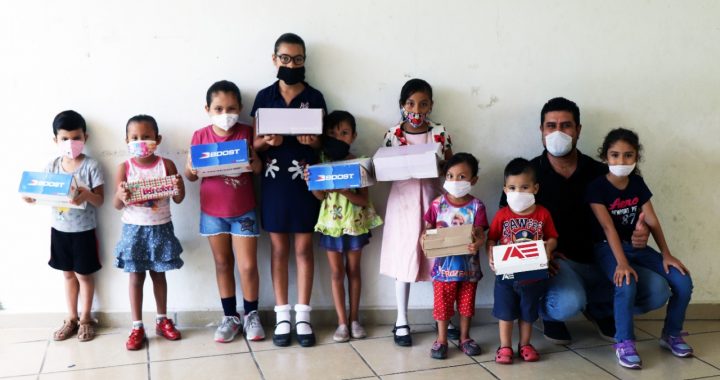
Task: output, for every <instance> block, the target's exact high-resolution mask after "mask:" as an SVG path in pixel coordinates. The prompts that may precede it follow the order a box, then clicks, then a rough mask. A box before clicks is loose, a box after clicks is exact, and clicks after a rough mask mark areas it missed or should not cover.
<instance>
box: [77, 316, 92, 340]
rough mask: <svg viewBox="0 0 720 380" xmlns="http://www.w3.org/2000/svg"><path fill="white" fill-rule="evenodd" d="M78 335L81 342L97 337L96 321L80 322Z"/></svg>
mask: <svg viewBox="0 0 720 380" xmlns="http://www.w3.org/2000/svg"><path fill="white" fill-rule="evenodd" d="M77 337H78V340H79V341H81V342H89V341H91V340H93V339H95V322H94V321H90V322H80V327H79V328H78V335H77Z"/></svg>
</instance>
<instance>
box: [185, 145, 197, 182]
mask: <svg viewBox="0 0 720 380" xmlns="http://www.w3.org/2000/svg"><path fill="white" fill-rule="evenodd" d="M183 174H185V178H187V179H188V181H190V182H195V181H197V180H198V175H197V170H195V169H193V167H192V158H191V156H190V152H188V155H187V159H186V160H185V170H184V172H183Z"/></svg>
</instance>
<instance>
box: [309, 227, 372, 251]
mask: <svg viewBox="0 0 720 380" xmlns="http://www.w3.org/2000/svg"><path fill="white" fill-rule="evenodd" d="M370 236H371V235H370V233H369V232H368V233H366V234H362V235H358V236H351V235H342V236H339V237H332V236H328V235H323V234H320V247H321V248H325V249H326V250H328V251H336V252H347V251H358V250H361V249H362V248H363V247H364V246H366V245H368V243H370Z"/></svg>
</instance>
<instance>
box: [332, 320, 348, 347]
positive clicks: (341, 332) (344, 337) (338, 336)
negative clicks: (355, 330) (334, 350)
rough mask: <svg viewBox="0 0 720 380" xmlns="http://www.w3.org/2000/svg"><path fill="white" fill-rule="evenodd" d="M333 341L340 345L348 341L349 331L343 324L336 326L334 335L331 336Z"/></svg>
mask: <svg viewBox="0 0 720 380" xmlns="http://www.w3.org/2000/svg"><path fill="white" fill-rule="evenodd" d="M333 340H334V341H336V342H340V343H342V342H347V341H348V340H350V330H348V327H347V325H345V324H343V325H340V326H338V328H337V329H336V330H335V334H333Z"/></svg>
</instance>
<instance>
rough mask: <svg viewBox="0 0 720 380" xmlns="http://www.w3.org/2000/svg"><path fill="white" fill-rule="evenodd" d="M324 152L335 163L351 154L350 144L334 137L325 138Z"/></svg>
mask: <svg viewBox="0 0 720 380" xmlns="http://www.w3.org/2000/svg"><path fill="white" fill-rule="evenodd" d="M322 150H323V153H325V155H326V156H327V157H328V158H329V159H331V160H333V161H338V160H343V159H345V158H346V157H347V156H348V154H350V144H348V143H346V142H344V141H340V140H338V139H336V138H334V137H330V136H323V147H322Z"/></svg>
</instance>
